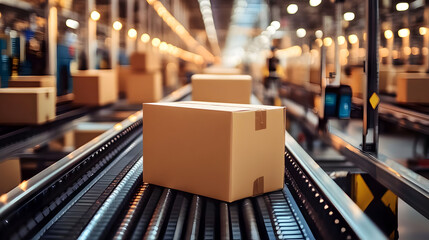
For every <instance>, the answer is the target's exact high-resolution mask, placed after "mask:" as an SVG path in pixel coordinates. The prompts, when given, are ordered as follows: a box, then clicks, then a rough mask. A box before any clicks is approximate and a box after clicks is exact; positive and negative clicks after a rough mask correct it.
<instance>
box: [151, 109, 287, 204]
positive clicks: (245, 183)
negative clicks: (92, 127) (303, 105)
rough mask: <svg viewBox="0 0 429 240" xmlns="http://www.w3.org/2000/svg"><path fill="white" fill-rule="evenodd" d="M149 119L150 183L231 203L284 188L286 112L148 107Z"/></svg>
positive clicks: (279, 110)
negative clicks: (261, 126)
mask: <svg viewBox="0 0 429 240" xmlns="http://www.w3.org/2000/svg"><path fill="white" fill-rule="evenodd" d="M262 112H265V117H266V118H265V119H262V120H263V121H262V122H265V128H259V129H256V128H257V124H256V123H257V122H260V121H261V118H264V114H263V113H262ZM258 114H259V115H260V116H259V118H258V120H257V119H256V118H257V115H258ZM143 118H144V119H143V121H144V123H145V124H144V125H143V133H144V137H143V147H144V151H143V159H144V160H143V169H144V174H143V180H144V181H145V182H148V183H152V184H156V185H160V186H165V187H170V188H174V189H178V190H182V191H186V192H190V193H194V194H199V195H202V196H207V197H211V198H215V199H219V200H222V201H227V202H232V201H235V200H238V199H242V198H245V197H249V196H254V195H259V194H262V193H264V192H268V191H274V190H278V189H282V188H283V170H284V120H285V116H284V108H281V107H268V106H255V105H242V104H219V103H209V102H183V103H162V104H161V103H159V104H144V105H143Z"/></svg>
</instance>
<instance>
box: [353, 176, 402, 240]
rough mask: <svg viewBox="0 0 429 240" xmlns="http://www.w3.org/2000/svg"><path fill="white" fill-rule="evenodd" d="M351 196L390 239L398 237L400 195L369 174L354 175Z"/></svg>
mask: <svg viewBox="0 0 429 240" xmlns="http://www.w3.org/2000/svg"><path fill="white" fill-rule="evenodd" d="M351 197H352V199H353V201H355V203H356V204H357V205H358V206H359V207H360V208H361V209H362V211H364V213H365V214H366V215H368V217H370V218H371V220H372V221H373V222H374V223H375V224H377V226H378V227H379V228H380V229H381V230H382V231H383V232H384V233H385V234H386V236H388V237H389V238H390V239H398V231H397V230H398V214H397V213H398V197H397V196H396V195H395V194H394V193H393V192H392V191H390V190H389V189H387V188H385V187H384V186H383V185H381V184H380V183H379V182H377V181H376V180H374V179H373V178H372V177H371V176H370V175H368V174H354V175H352V188H351Z"/></svg>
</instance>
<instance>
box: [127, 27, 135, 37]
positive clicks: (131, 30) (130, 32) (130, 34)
mask: <svg viewBox="0 0 429 240" xmlns="http://www.w3.org/2000/svg"><path fill="white" fill-rule="evenodd" d="M128 37H130V38H136V37H137V31H136V30H135V29H134V28H130V30H128Z"/></svg>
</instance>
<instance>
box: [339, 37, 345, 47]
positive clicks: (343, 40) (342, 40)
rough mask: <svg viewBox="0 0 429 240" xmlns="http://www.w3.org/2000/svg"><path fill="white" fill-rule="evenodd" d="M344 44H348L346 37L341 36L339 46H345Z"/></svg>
mask: <svg viewBox="0 0 429 240" xmlns="http://www.w3.org/2000/svg"><path fill="white" fill-rule="evenodd" d="M344 43H346V38H345V37H344V36H339V37H338V44H339V45H343V44H344Z"/></svg>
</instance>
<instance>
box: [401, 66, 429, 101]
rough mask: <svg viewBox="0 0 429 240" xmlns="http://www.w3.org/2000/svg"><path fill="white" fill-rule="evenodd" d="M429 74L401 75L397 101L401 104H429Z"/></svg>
mask: <svg viewBox="0 0 429 240" xmlns="http://www.w3.org/2000/svg"><path fill="white" fill-rule="evenodd" d="M428 89H429V74H426V73H399V74H398V75H397V90H396V101H397V102H401V103H429V94H428Z"/></svg>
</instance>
